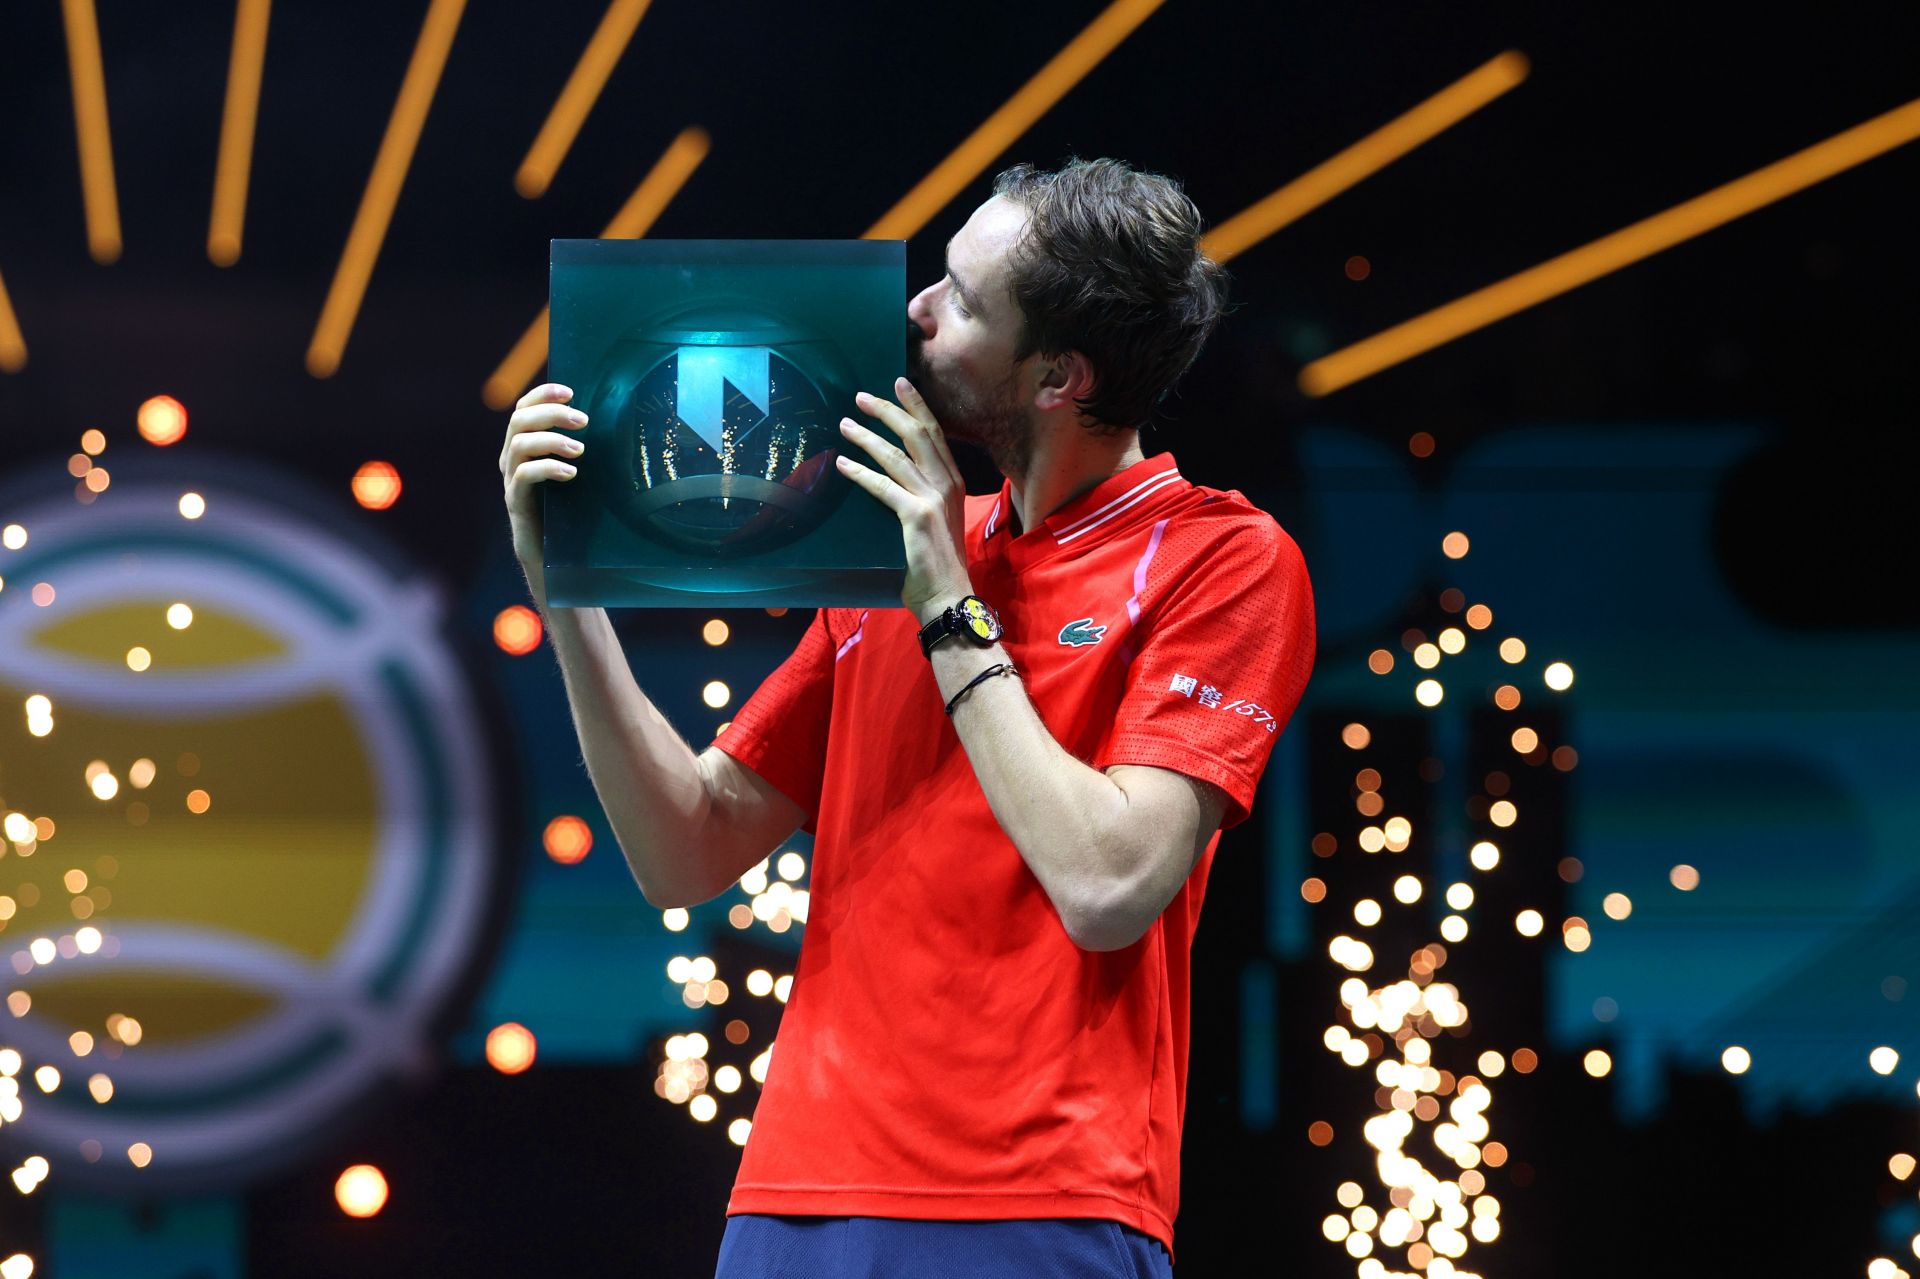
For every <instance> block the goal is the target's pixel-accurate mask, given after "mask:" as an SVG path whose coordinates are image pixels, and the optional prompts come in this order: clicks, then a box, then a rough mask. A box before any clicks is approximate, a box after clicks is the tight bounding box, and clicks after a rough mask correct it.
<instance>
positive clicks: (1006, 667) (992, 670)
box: [947, 662, 1020, 719]
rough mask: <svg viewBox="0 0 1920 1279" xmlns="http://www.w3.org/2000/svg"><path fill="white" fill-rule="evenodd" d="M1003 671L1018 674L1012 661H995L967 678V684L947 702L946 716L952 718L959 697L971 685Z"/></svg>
mask: <svg viewBox="0 0 1920 1279" xmlns="http://www.w3.org/2000/svg"><path fill="white" fill-rule="evenodd" d="M1003 673H1004V674H1007V675H1013V676H1016V677H1017V676H1018V675H1019V674H1020V672H1019V671H1018V670H1015V669H1014V665H1013V663H1012V662H995V663H994V664H993V665H992V666H989V667H987V669H986V670H984V671H981V672H980V673H979V674H978V675H975V676H974V677H973V678H972V679H970V680H968V681H967V686H966V687H965V688H963V689H961V690H960V691H959V692H957V693H955V694H954V695H953V700H952V701H950V702H948V703H947V718H949V719H951V718H953V708H954V707H955V706H957V705H959V703H960V699H961V698H963V697H965V696H966V695H967V694H968V693H971V692H972V691H973V686H974V685H975V684H978V683H979V682H980V681H981V680H983V679H986V678H988V677H989V676H992V675H999V674H1003Z"/></svg>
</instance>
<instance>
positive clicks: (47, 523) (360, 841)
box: [0, 482, 500, 1189]
mask: <svg viewBox="0 0 1920 1279" xmlns="http://www.w3.org/2000/svg"><path fill="white" fill-rule="evenodd" d="M196 488H198V490H199V491H200V492H201V493H203V495H204V496H205V497H206V514H205V515H204V516H202V517H201V518H199V519H197V520H193V521H188V520H185V519H183V518H182V517H181V514H180V511H179V506H178V499H179V492H178V490H177V488H176V487H164V486H160V485H157V484H153V485H146V486H141V485H138V484H125V483H124V482H123V484H116V486H115V488H114V491H113V493H112V494H111V500H102V501H100V502H99V503H97V504H95V505H94V506H93V507H91V508H78V507H76V506H74V505H73V504H72V503H71V502H70V501H64V502H56V503H50V504H48V506H46V507H45V508H43V509H41V510H37V511H36V510H26V511H19V512H10V518H12V519H15V520H18V521H19V522H20V523H21V524H23V525H25V526H26V527H27V528H29V529H30V530H31V540H30V542H29V543H28V545H27V546H25V547H24V548H22V550H21V551H19V552H17V553H15V554H12V555H10V556H8V557H7V564H6V583H7V584H6V589H5V590H4V591H0V808H5V809H6V810H9V811H18V812H21V813H23V814H24V815H25V816H27V817H29V818H32V817H38V816H41V815H43V814H44V815H47V816H49V817H51V818H52V819H53V825H54V832H53V834H52V835H51V837H49V838H43V839H34V840H28V841H26V842H24V843H12V842H10V843H9V844H7V845H4V846H0V851H4V856H0V894H4V895H6V896H8V897H10V898H11V899H12V901H13V904H14V914H13V917H12V918H10V919H7V920H5V921H3V922H0V963H7V964H9V965H10V969H11V971H8V969H4V968H0V978H5V979H8V980H10V982H11V985H10V986H9V989H10V990H19V991H24V992H26V994H27V996H28V997H29V998H30V1001H31V1011H30V1012H29V1013H28V1015H26V1016H25V1017H22V1018H17V1019H16V1018H13V1017H10V1016H8V1015H6V1014H4V1013H0V1042H8V1043H11V1044H12V1045H13V1046H15V1047H16V1048H18V1049H19V1050H20V1051H21V1053H22V1054H23V1056H24V1057H25V1058H26V1060H27V1061H29V1062H33V1063H38V1062H41V1061H46V1062H51V1063H54V1064H55V1065H57V1066H58V1067H59V1069H60V1070H61V1072H62V1074H63V1075H64V1076H67V1077H68V1080H69V1082H68V1083H67V1084H66V1085H65V1086H62V1087H61V1088H59V1089H58V1090H57V1091H56V1092H54V1093H53V1094H50V1095H45V1096H42V1095H39V1094H38V1091H37V1090H35V1092H34V1093H33V1094H32V1095H31V1096H30V1097H29V1098H27V1099H26V1100H27V1105H26V1107H25V1113H24V1114H23V1115H22V1116H21V1118H20V1120H19V1122H18V1124H17V1125H9V1127H10V1128H12V1127H16V1126H17V1127H18V1129H19V1130H20V1132H21V1134H22V1136H31V1137H32V1138H33V1139H34V1140H36V1141H37V1142H39V1143H41V1145H42V1146H43V1148H46V1149H47V1153H48V1154H49V1155H50V1156H54V1157H56V1162H57V1163H58V1164H59V1166H60V1168H61V1171H62V1174H63V1177H64V1176H67V1175H68V1174H78V1175H77V1176H76V1177H75V1179H76V1180H92V1181H115V1180H121V1179H135V1180H137V1182H138V1184H140V1185H141V1186H143V1187H145V1188H147V1189H154V1188H155V1183H156V1181H158V1180H167V1181H175V1182H190V1183H194V1184H198V1185H211V1184H229V1185H231V1184H238V1183H240V1182H243V1181H244V1180H246V1179H248V1178H249V1177H250V1176H251V1175H253V1174H255V1173H258V1172H260V1171H262V1170H264V1169H266V1168H269V1167H272V1166H276V1165H278V1164H280V1163H283V1162H285V1161H286V1160H287V1159H289V1158H292V1157H294V1156H295V1155H297V1154H298V1153H299V1149H300V1147H302V1146H303V1145H304V1144H305V1140H306V1139H308V1138H311V1137H313V1136H314V1135H315V1134H317V1133H320V1132H324V1131H325V1129H326V1127H327V1125H328V1123H329V1121H331V1120H336V1119H337V1118H338V1117H339V1115H340V1113H341V1112H342V1111H343V1110H344V1109H345V1108H347V1107H349V1106H350V1105H352V1104H353V1103H355V1102H356V1101H358V1100H359V1099H361V1098H362V1097H364V1096H365V1095H367V1093H368V1092H369V1091H370V1090H372V1089H373V1088H375V1087H377V1086H378V1085H379V1084H380V1082H381V1081H382V1079H383V1078H384V1077H386V1076H389V1075H392V1074H396V1073H403V1072H410V1071H411V1070H412V1069H414V1068H417V1067H418V1066H419V1065H421V1064H422V1063H423V1062H424V1061H425V1060H426V1059H427V1054H426V1049H427V1047H428V1044H427V1041H426V1035H427V1033H428V1026H429V1023H430V1022H431V1021H432V1020H433V1018H434V1017H435V1016H436V1015H437V1014H438V1013H439V1012H440V1010H441V1008H442V1006H443V1005H444V1004H445V1003H446V1000H447V997H448V995H449V993H450V991H451V990H452V989H453V988H454V987H455V986H456V985H457V984H458V983H459V981H460V980H461V979H462V978H463V977H464V976H465V975H466V971H467V969H468V967H469V966H470V964H471V962H472V960H473V957H474V954H475V952H476V949H477V942H478V940H479V939H478V935H477V934H478V931H479V928H478V925H479V923H480V920H481V918H482V916H483V915H484V913H485V910H486V907H487V904H488V899H489V897H490V894H491V892H492V891H493V888H494V886H495V885H494V880H495V877H496V876H497V875H498V873H499V869H500V862H499V859H498V857H497V855H496V849H495V846H494V832H493V828H492V827H493V822H492V816H491V814H492V809H491V803H490V800H489V798H488V796H489V787H488V786H487V784H486V777H485V762H484V757H483V755H482V753H481V751H480V748H479V744H480V742H481V740H482V738H481V726H480V724H479V721H478V715H477V712H476V709H475V706H474V703H473V698H472V695H471V691H470V689H469V688H468V687H467V685H466V683H465V679H464V676H463V675H462V673H461V671H460V669H459V666H458V664H457V663H456V661H455V660H454V658H453V656H452V654H451V652H450V651H449V650H448V648H447V646H446V645H445V643H444V641H443V640H442V639H441V638H440V618H439V615H438V614H439V604H438V601H437V599H436V597H435V596H434V594H433V593H432V592H431V591H430V590H426V589H423V588H422V587H421V586H419V585H418V584H417V583H408V582H401V581H398V580H396V579H395V578H394V576H393V574H392V571H391V570H390V569H389V568H387V567H386V565H385V564H383V563H382V562H380V561H379V559H378V558H377V557H375V556H374V555H371V554H369V553H368V551H367V550H366V549H365V548H363V547H362V546H360V545H357V544H353V543H349V542H347V541H345V540H342V539H340V538H338V537H336V536H334V535H333V534H331V533H329V532H328V531H327V530H325V529H323V528H321V527H319V526H318V525H316V524H313V523H310V522H307V521H305V520H303V519H301V518H300V517H298V516H295V515H292V514H290V513H289V508H288V507H287V506H286V505H285V504H272V503H269V502H265V501H262V500H260V499H259V498H258V497H256V496H254V495H251V494H249V493H247V492H245V491H238V490H236V491H220V490H218V489H210V488H209V487H207V486H206V485H204V484H197V485H196ZM42 580H44V581H47V582H49V583H52V584H53V586H54V588H55V593H54V599H53V602H52V603H51V604H50V605H47V606H44V607H43V606H40V605H37V604H36V603H35V602H34V600H33V599H32V598H31V594H30V592H29V591H28V590H26V589H16V587H19V586H22V585H24V584H28V583H34V582H38V581H42ZM182 603H184V604H186V605H187V606H188V610H187V612H185V613H183V612H182V611H180V610H178V609H176V608H174V606H175V605H177V604H182ZM170 610H172V611H171V615H170ZM188 619H190V620H188ZM182 620H186V624H185V625H184V626H180V625H176V623H177V622H179V621H182ZM29 699H36V701H35V705H34V706H32V707H30V706H29ZM37 699H44V701H39V700H37ZM48 707H50V710H48V709H47V708H48ZM34 709H38V710H41V711H43V712H45V714H44V715H43V716H42V717H41V718H39V719H38V721H37V722H36V720H35V718H34V716H33V715H32V714H31V711H32V710H34ZM49 718H50V720H51V724H52V728H51V730H50V731H47V729H46V724H47V722H48V719H49ZM36 728H37V729H38V730H40V731H36ZM102 773H104V774H105V775H106V779H105V780H102V779H100V778H99V777H98V776H97V775H99V774H102ZM16 827H17V828H18V824H16ZM18 829H24V828H18ZM74 871H78V872H80V874H79V875H78V876H75V875H74V874H73V872H74ZM76 889H77V891H76ZM4 909H5V905H4V903H0V910H4ZM87 927H94V928H98V929H99V930H100V932H101V933H102V934H104V938H103V940H101V941H100V942H99V943H98V944H97V945H96V946H95V948H94V950H93V952H92V953H86V952H85V951H84V950H83V949H82V948H81V947H79V946H77V945H76V943H75V938H76V936H77V935H78V934H79V932H80V930H82V929H84V928H87ZM39 937H45V938H47V939H48V940H49V941H50V942H52V943H53V948H52V952H51V953H50V952H49V950H48V948H46V947H41V948H40V954H39V955H36V954H35V947H34V946H33V944H32V943H33V942H34V940H35V938H39ZM42 956H47V957H48V958H49V959H50V962H41V957H42ZM116 1014H118V1015H124V1016H131V1017H133V1018H135V1019H136V1020H137V1022H138V1023H139V1025H140V1028H141V1034H140V1038H139V1042H138V1043H137V1044H135V1045H121V1044H119V1043H116V1042H114V1040H113V1038H112V1037H111V1036H110V1035H109V1034H108V1033H107V1032H106V1030H105V1029H104V1028H105V1026H106V1025H107V1023H108V1021H109V1019H111V1018H113V1017H114V1016H115V1015H116ZM77 1030H84V1031H87V1032H89V1033H90V1034H91V1035H92V1036H93V1037H94V1039H95V1040H96V1041H97V1044H98V1047H96V1048H95V1049H94V1050H93V1051H92V1052H90V1053H89V1054H88V1055H87V1056H86V1057H83V1058H78V1059H76V1054H75V1049H74V1047H73V1044H72V1042H71V1040H70V1036H71V1035H72V1034H73V1032H74V1031H77ZM95 1072H100V1073H105V1074H107V1075H108V1076H109V1077H110V1078H111V1080H112V1096H111V1100H110V1101H109V1102H107V1103H106V1104H101V1103H99V1102H97V1101H96V1100H95V1098H94V1096H92V1095H90V1093H89V1089H88V1087H87V1086H86V1081H87V1077H88V1076H90V1075H92V1074H94V1073H95ZM135 1141H144V1142H147V1143H148V1144H149V1145H151V1146H152V1148H153V1152H154V1153H153V1160H152V1164H151V1166H150V1167H148V1168H147V1169H145V1170H141V1171H138V1172H137V1174H136V1170H134V1169H133V1168H132V1167H131V1166H130V1165H129V1163H128V1161H127V1160H126V1159H124V1158H116V1157H107V1158H103V1159H99V1160H98V1161H97V1163H96V1162H91V1161H83V1160H82V1159H81V1158H77V1157H75V1156H74V1152H75V1151H77V1150H85V1149H87V1148H88V1147H89V1146H93V1143H98V1144H97V1146H93V1148H94V1149H96V1150H103V1151H105V1152H109V1154H110V1156H111V1155H117V1154H118V1153H119V1152H122V1151H124V1150H125V1149H126V1148H127V1147H128V1146H129V1145H130V1144H131V1143H133V1142H135Z"/></svg>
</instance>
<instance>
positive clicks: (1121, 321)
mask: <svg viewBox="0 0 1920 1279" xmlns="http://www.w3.org/2000/svg"><path fill="white" fill-rule="evenodd" d="M993 193H994V194H995V195H1000V196H1005V197H1007V198H1008V199H1010V200H1014V201H1017V202H1018V203H1020V204H1021V205H1023V206H1025V208H1026V210H1027V217H1028V220H1027V225H1026V230H1025V231H1024V233H1023V234H1022V235H1021V237H1020V240H1019V242H1018V243H1017V244H1016V245H1015V246H1014V248H1013V250H1012V252H1011V253H1010V255H1009V258H1008V266H1009V269H1010V274H1011V289H1012V292H1013V296H1014V300H1015V301H1017V302H1018V303H1019V304H1020V310H1021V311H1022V312H1023V313H1024V315H1025V323H1024V325H1023V327H1022V330H1021V335H1020V343H1019V348H1018V350H1017V351H1016V352H1015V355H1014V358H1015V359H1016V360H1024V359H1026V358H1027V357H1028V356H1030V355H1033V354H1034V353H1035V352H1040V353H1043V354H1045V355H1049V356H1056V355H1061V354H1064V353H1065V352H1067V351H1078V352H1080V353H1081V354H1082V355H1084V356H1086V358H1087V361H1088V363H1090V364H1091V365H1092V366H1093V377H1094V381H1093V390H1092V392H1091V393H1089V394H1088V395H1086V396H1083V397H1080V398H1078V399H1076V400H1075V401H1074V403H1075V404H1077V405H1078V406H1079V408H1080V411H1081V412H1082V413H1084V414H1085V415H1086V416H1087V417H1088V418H1089V419H1091V421H1092V423H1093V429H1095V430H1096V431H1098V432H1100V433H1102V434H1112V433H1114V432H1117V431H1120V430H1124V429H1126V428H1128V427H1136V426H1143V425H1145V424H1146V421H1147V419H1148V417H1149V416H1150V415H1151V414H1152V412H1153V411H1154V409H1155V408H1156V406H1158V405H1159V404H1160V402H1161V401H1162V400H1164V399H1165V398H1166V396H1167V393H1168V392H1169V391H1171V390H1172V389H1173V386H1174V383H1176V382H1177V381H1179V379H1180V375H1181V374H1183V373H1185V372H1186V371H1187V369H1188V367H1189V366H1190V365H1192V363H1193V361H1194V357H1195V356H1197V355H1199V354H1200V348H1201V346H1203V345H1204V344H1205V343H1206V340H1207V336H1208V335H1209V334H1210V333H1212V332H1213V327H1214V325H1215V324H1217V323H1218V322H1219V320H1220V315H1221V313H1222V311H1223V310H1224V309H1225V306H1226V294H1227V273H1226V271H1225V270H1224V269H1222V268H1221V266H1220V264H1219V263H1217V262H1214V261H1212V260H1211V259H1210V258H1208V257H1207V256H1206V255H1205V254H1203V253H1202V252H1201V251H1200V248H1199V238H1200V229H1201V220H1200V210H1199V209H1198V208H1196V207H1195V206H1194V203H1193V201H1192V200H1190V199H1188V198H1187V195H1186V193H1185V192H1184V191H1182V190H1181V188H1180V184H1179V183H1178V182H1176V181H1175V180H1173V179H1171V178H1167V177H1163V176H1162V175H1160V174H1157V173H1145V172H1139V171H1136V170H1134V169H1132V168H1131V167H1129V166H1128V165H1126V164H1125V163H1123V162H1121V161H1119V160H1081V159H1079V158H1077V157H1075V158H1069V159H1068V161H1067V162H1066V163H1065V164H1064V165H1062V166H1061V167H1060V168H1059V169H1058V170H1056V171H1054V172H1051V173H1047V172H1042V171H1040V170H1037V169H1035V168H1034V167H1033V166H1032V165H1030V164H1017V165H1015V166H1013V167H1012V168H1010V169H1007V170H1004V171H1003V172H1001V173H1000V174H999V175H998V176H997V177H996V178H994V181H993Z"/></svg>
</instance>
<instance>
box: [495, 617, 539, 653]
mask: <svg viewBox="0 0 1920 1279" xmlns="http://www.w3.org/2000/svg"><path fill="white" fill-rule="evenodd" d="M540 633H541V630H540V614H538V613H536V612H534V611H533V610H532V609H530V608H528V607H527V606H526V605H525V604H515V605H514V606H513V607H511V608H503V609H501V610H500V611H499V612H498V613H495V614H494V616H493V642H494V643H496V644H498V645H499V646H500V647H501V648H502V649H504V650H505V651H507V652H509V653H511V654H513V655H514V656H515V657H525V656H526V655H527V654H528V653H531V652H532V651H533V650H534V649H536V648H539V647H540Z"/></svg>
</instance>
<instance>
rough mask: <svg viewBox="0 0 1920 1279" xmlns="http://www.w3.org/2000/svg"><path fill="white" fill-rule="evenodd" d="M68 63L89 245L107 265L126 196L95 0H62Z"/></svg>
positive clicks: (116, 245)
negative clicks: (120, 187)
mask: <svg viewBox="0 0 1920 1279" xmlns="http://www.w3.org/2000/svg"><path fill="white" fill-rule="evenodd" d="M60 16H61V18H62V20H63V21H64V23H65V26H66V31H67V68H68V74H69V75H70V76H71V77H72V80H73V128H74V132H75V134H76V135H77V136H78V138H79V143H80V196H81V199H82V201H83V202H84V203H85V205H86V210H87V251H88V252H89V253H91V254H92V255H93V260H94V261H95V262H98V263H100V264H101V265H102V266H104V265H106V264H107V263H109V262H113V261H116V260H118V259H119V257H120V198H119V196H118V195H116V194H115V192H114V185H113V137H112V134H111V133H110V132H109V130H108V128H107V74H106V72H105V70H103V69H102V67H101V64H100V23H99V20H98V18H97V16H96V15H95V13H94V11H93V0H61V4H60Z"/></svg>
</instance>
